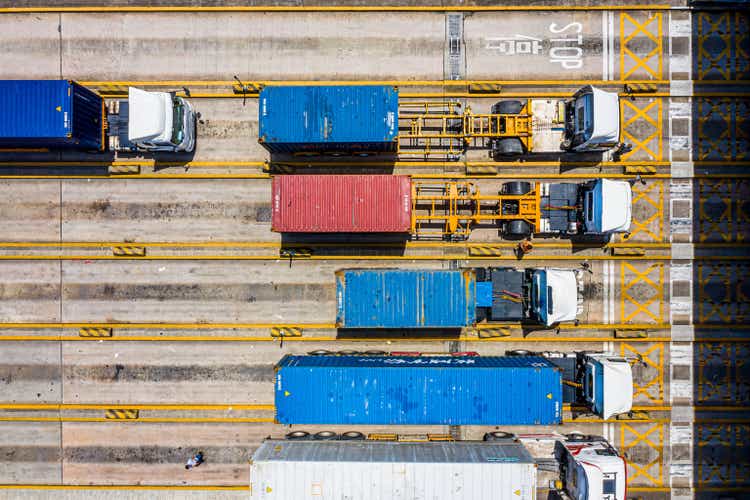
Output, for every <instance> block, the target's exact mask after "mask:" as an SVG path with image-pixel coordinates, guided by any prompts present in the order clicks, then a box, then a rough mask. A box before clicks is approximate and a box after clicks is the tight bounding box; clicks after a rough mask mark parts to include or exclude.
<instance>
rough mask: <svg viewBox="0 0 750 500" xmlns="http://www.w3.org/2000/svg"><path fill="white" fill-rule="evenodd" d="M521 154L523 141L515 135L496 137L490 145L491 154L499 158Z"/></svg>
mask: <svg viewBox="0 0 750 500" xmlns="http://www.w3.org/2000/svg"><path fill="white" fill-rule="evenodd" d="M522 154H523V143H522V142H521V139H519V138H517V137H503V138H502V139H496V140H495V143H494V144H493V146H492V155H493V157H496V158H495V159H497V158H498V157H499V158H510V157H513V156H520V155H522Z"/></svg>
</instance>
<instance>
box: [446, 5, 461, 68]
mask: <svg viewBox="0 0 750 500" xmlns="http://www.w3.org/2000/svg"><path fill="white" fill-rule="evenodd" d="M446 30H447V32H448V33H447V40H448V43H447V47H446V48H447V54H446V59H447V60H446V63H447V64H446V75H445V77H446V79H447V80H462V79H463V77H464V46H463V38H464V15H463V14H456V13H453V14H447V26H446Z"/></svg>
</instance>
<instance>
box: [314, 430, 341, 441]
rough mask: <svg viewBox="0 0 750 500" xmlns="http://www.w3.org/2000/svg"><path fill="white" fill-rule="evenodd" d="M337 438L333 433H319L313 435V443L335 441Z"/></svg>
mask: <svg viewBox="0 0 750 500" xmlns="http://www.w3.org/2000/svg"><path fill="white" fill-rule="evenodd" d="M338 438H339V435H338V434H336V433H335V432H333V431H320V432H316V433H315V434H313V439H314V440H315V441H336V440H338Z"/></svg>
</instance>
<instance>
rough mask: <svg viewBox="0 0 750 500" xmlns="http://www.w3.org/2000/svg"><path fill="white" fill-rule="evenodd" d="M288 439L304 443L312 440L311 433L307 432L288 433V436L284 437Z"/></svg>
mask: <svg viewBox="0 0 750 500" xmlns="http://www.w3.org/2000/svg"><path fill="white" fill-rule="evenodd" d="M284 437H285V438H286V439H289V440H290V441H294V440H297V441H302V440H307V439H310V433H309V432H307V431H292V432H289V433H287V435H286V436H284Z"/></svg>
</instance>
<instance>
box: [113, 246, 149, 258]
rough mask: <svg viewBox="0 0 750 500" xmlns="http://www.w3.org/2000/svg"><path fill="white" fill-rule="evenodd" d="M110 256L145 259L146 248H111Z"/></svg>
mask: <svg viewBox="0 0 750 500" xmlns="http://www.w3.org/2000/svg"><path fill="white" fill-rule="evenodd" d="M112 255H114V256H115V257H145V256H146V247H137V246H130V245H122V246H116V247H112Z"/></svg>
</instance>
